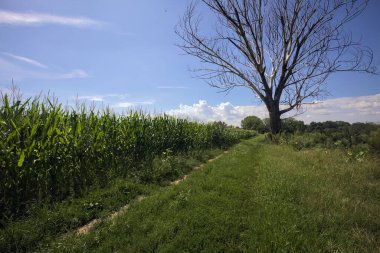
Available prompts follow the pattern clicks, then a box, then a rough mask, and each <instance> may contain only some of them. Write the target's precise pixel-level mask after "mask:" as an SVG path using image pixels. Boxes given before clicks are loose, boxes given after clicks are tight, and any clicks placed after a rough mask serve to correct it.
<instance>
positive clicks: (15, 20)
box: [0, 10, 105, 28]
mask: <svg viewBox="0 0 380 253" xmlns="http://www.w3.org/2000/svg"><path fill="white" fill-rule="evenodd" d="M0 24H6V25H19V26H30V25H45V24H55V25H65V26H72V27H77V28H102V27H104V26H105V23H104V22H100V21H96V20H93V19H90V18H86V17H68V16H58V15H51V14H45V13H36V12H30V13H21V12H13V11H7V10H0Z"/></svg>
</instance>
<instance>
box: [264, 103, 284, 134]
mask: <svg viewBox="0 0 380 253" xmlns="http://www.w3.org/2000/svg"><path fill="white" fill-rule="evenodd" d="M267 108H268V112H269V119H270V130H271V133H272V134H278V133H280V132H281V127H282V126H281V114H280V104H279V103H278V102H276V101H271V102H270V103H268V104H267Z"/></svg>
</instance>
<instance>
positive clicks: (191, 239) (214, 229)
mask: <svg viewBox="0 0 380 253" xmlns="http://www.w3.org/2000/svg"><path fill="white" fill-rule="evenodd" d="M42 251H43V252H379V251H380V161H379V158H378V157H374V156H367V157H365V158H364V159H363V160H361V161H357V160H349V159H347V154H346V152H345V151H342V150H323V149H310V150H302V151H295V150H294V149H292V148H291V147H289V146H280V145H270V144H266V143H264V142H260V141H259V140H258V139H257V138H256V139H252V140H248V141H243V142H242V143H240V144H239V145H237V146H235V147H234V148H233V149H231V150H230V151H229V153H227V154H225V155H223V156H222V157H221V158H220V159H218V160H215V161H214V162H212V163H209V164H207V165H206V166H204V167H203V168H202V170H199V171H195V172H192V173H191V175H190V176H189V177H188V179H187V180H185V181H184V182H183V183H181V184H180V185H177V186H169V187H166V188H159V189H157V190H156V191H154V192H153V193H152V194H151V195H150V196H149V197H148V198H146V199H144V200H143V201H142V202H134V203H132V205H131V207H130V209H129V210H128V212H127V213H126V214H124V215H121V216H118V217H117V218H116V219H114V220H112V221H104V222H102V223H101V224H99V225H98V226H97V227H96V229H94V230H92V231H91V232H90V233H88V234H86V235H82V236H73V235H72V236H68V237H65V238H59V239H57V240H56V241H55V242H54V243H53V244H51V245H50V246H49V247H48V248H45V249H44V250H42Z"/></svg>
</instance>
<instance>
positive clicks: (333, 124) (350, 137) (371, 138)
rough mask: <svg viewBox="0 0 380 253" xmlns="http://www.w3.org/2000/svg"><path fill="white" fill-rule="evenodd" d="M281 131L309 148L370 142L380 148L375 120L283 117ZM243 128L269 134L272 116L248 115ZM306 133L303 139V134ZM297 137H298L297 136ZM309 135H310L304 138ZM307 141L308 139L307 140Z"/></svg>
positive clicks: (379, 132) (373, 146)
mask: <svg viewBox="0 0 380 253" xmlns="http://www.w3.org/2000/svg"><path fill="white" fill-rule="evenodd" d="M281 124H282V127H283V129H282V133H283V135H284V136H285V138H287V139H288V140H289V139H290V138H293V139H296V138H297V139H298V141H297V145H304V146H306V147H311V146H316V145H321V146H325V147H336V146H342V147H349V148H351V147H354V146H358V145H364V144H365V145H368V146H369V148H374V149H375V150H380V125H379V124H375V123H361V122H357V123H352V124H351V123H348V122H344V121H325V122H311V123H310V124H305V123H304V122H303V121H301V120H296V119H294V118H286V119H282V123H281ZM241 127H242V128H243V129H249V130H256V131H257V132H259V133H269V132H270V124H269V119H268V118H265V119H263V120H262V119H260V118H258V117H256V116H248V117H246V118H244V119H243V120H242V121H241ZM301 135H302V136H303V137H302V138H301V137H300V136H301ZM294 136H298V137H296V138H294ZM305 136H308V138H305ZM306 140H307V141H306Z"/></svg>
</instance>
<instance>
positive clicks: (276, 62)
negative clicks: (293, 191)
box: [176, 0, 376, 133]
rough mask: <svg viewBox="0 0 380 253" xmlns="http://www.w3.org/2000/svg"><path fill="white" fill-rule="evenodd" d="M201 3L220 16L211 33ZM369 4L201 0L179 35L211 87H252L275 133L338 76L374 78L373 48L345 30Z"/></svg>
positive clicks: (362, 1) (183, 22)
mask: <svg viewBox="0 0 380 253" xmlns="http://www.w3.org/2000/svg"><path fill="white" fill-rule="evenodd" d="M198 4H203V5H205V6H207V7H208V9H210V10H211V11H212V13H213V14H215V15H216V17H217V22H216V23H215V27H214V29H213V30H212V32H211V33H210V31H208V32H204V31H202V30H201V25H202V24H204V22H207V20H205V19H202V17H201V16H200V15H198V13H197V7H198V6H197V5H198ZM367 4H368V1H366V0H199V1H198V2H197V3H192V4H190V5H189V6H188V8H187V10H186V12H185V14H184V16H183V17H182V19H181V20H180V22H179V24H178V26H177V28H176V33H177V34H178V35H179V37H180V38H181V41H182V44H180V45H179V46H180V47H181V48H182V49H183V51H184V52H185V53H186V54H189V55H192V56H195V57H196V58H198V59H200V61H201V62H202V65H201V67H199V68H197V69H194V70H195V71H196V72H197V76H198V77H200V78H203V79H205V80H206V81H207V82H208V83H209V84H210V85H211V86H213V87H217V88H220V89H222V90H223V91H229V90H231V89H232V88H235V87H241V86H243V87H247V88H249V89H250V90H252V91H253V93H254V95H255V96H256V97H258V98H259V99H261V101H262V102H263V103H264V104H265V105H266V107H267V109H268V112H269V116H270V123H271V131H272V133H278V132H279V131H281V119H280V118H281V115H283V114H284V113H287V112H289V111H291V110H293V109H299V108H300V106H301V105H302V104H303V103H304V102H306V101H307V100H308V99H310V98H316V97H320V96H321V95H322V94H323V92H324V86H325V84H326V80H327V78H328V77H329V76H330V74H332V73H336V72H344V71H356V72H366V73H375V71H376V70H375V67H374V65H373V63H372V59H373V53H372V50H371V49H370V48H367V47H364V46H362V45H361V44H360V42H358V41H354V40H353V38H352V36H351V33H349V32H348V31H346V30H345V25H346V24H347V23H348V22H350V21H351V20H352V19H354V18H355V17H357V16H358V15H359V14H360V13H362V12H363V10H364V9H365V8H366V6H367Z"/></svg>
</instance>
